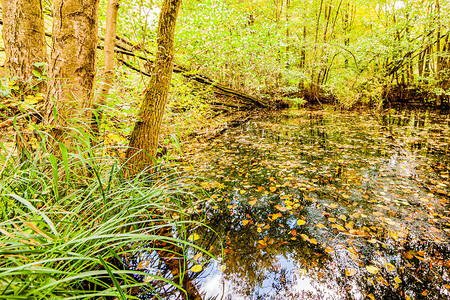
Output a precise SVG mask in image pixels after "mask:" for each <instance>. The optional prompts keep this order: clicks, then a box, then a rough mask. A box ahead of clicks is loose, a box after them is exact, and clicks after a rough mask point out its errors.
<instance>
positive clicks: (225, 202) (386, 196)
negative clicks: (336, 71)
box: [185, 110, 450, 300]
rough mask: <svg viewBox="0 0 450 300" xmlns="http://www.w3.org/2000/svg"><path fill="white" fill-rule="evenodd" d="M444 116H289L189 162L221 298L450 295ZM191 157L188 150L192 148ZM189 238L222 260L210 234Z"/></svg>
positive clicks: (449, 155) (212, 286)
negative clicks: (202, 194)
mask: <svg viewBox="0 0 450 300" xmlns="http://www.w3.org/2000/svg"><path fill="white" fill-rule="evenodd" d="M449 143H450V117H449V115H448V114H447V115H446V114H443V115H439V114H437V113H430V112H424V111H422V112H417V111H387V112H384V113H383V114H375V113H372V112H368V111H367V112H332V111H309V110H298V111H297V110H296V111H292V110H287V111H283V112H281V113H280V112H278V113H274V115H272V116H265V117H261V118H256V119H253V120H252V121H250V122H248V123H246V124H244V125H242V126H241V127H238V128H234V129H230V130H228V131H227V132H226V133H225V134H224V135H223V136H221V137H220V138H218V139H216V140H214V141H213V142H211V143H210V144H208V146H207V147H206V148H204V149H203V150H202V151H200V152H198V151H197V153H196V154H192V155H190V156H189V158H188V161H189V163H188V164H187V166H186V167H185V170H186V171H189V172H191V173H195V175H199V176H203V177H205V178H206V179H207V181H206V182H204V183H203V184H202V185H203V187H204V188H205V189H206V190H207V191H208V192H209V194H210V196H211V197H210V199H209V200H208V205H207V206H208V207H207V212H208V222H209V224H208V225H209V226H210V227H211V228H213V229H214V230H215V231H216V232H217V233H218V234H219V236H220V238H221V239H222V241H223V245H224V246H223V247H224V256H223V260H222V261H221V262H220V263H219V262H214V261H213V262H211V261H210V262H206V261H203V260H202V259H203V258H198V256H197V258H196V260H195V262H196V263H198V264H203V271H202V272H201V273H198V274H196V275H197V276H198V277H197V279H196V280H195V284H196V286H197V288H198V289H199V290H200V291H201V292H203V293H204V294H205V295H206V297H205V298H211V297H217V298H216V299H233V300H234V299H450V272H449V268H450V246H449V243H448V242H449V236H450V215H449V210H450V208H449V186H450V180H449V168H450V150H449V149H450V146H449ZM193 153H194V152H193ZM198 234H199V236H200V239H199V240H198V241H196V243H198V244H200V245H202V243H204V244H203V246H205V245H206V244H205V243H209V245H213V246H212V248H210V249H211V251H212V252H214V253H215V254H216V255H218V256H220V247H219V246H218V244H217V243H216V245H214V244H212V242H211V240H212V238H213V234H212V233H211V232H207V231H203V232H198Z"/></svg>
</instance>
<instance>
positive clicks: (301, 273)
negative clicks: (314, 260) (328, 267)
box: [297, 269, 308, 275]
mask: <svg viewBox="0 0 450 300" xmlns="http://www.w3.org/2000/svg"><path fill="white" fill-rule="evenodd" d="M297 272H298V273H299V274H300V275H306V273H307V272H308V271H306V270H305V269H298V270H297Z"/></svg>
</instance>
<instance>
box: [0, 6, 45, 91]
mask: <svg viewBox="0 0 450 300" xmlns="http://www.w3.org/2000/svg"><path fill="white" fill-rule="evenodd" d="M1 2H2V8H3V41H4V45H5V52H6V61H5V67H6V68H7V69H8V70H9V71H10V72H11V76H13V77H17V78H18V83H19V86H20V87H21V89H22V90H24V91H25V92H26V91H27V90H28V88H30V87H31V86H32V85H35V84H37V81H35V80H31V81H29V82H28V83H26V82H27V81H28V80H29V79H30V78H33V74H32V71H37V72H39V74H42V71H43V66H40V67H37V66H35V64H36V63H47V51H46V44H45V28H44V16H43V13H42V4H41V1H40V0H2V1H1ZM38 88H39V91H40V92H44V89H45V85H44V84H40V85H39V86H38Z"/></svg>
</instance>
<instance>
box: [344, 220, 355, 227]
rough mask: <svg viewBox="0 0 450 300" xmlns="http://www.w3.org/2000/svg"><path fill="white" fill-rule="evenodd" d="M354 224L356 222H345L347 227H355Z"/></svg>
mask: <svg viewBox="0 0 450 300" xmlns="http://www.w3.org/2000/svg"><path fill="white" fill-rule="evenodd" d="M353 225H355V223H353V222H348V223H347V224H345V227H346V228H348V229H353Z"/></svg>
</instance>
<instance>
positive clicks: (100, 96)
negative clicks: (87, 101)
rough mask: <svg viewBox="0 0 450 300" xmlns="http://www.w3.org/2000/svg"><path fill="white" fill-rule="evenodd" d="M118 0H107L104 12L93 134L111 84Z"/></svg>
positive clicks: (92, 126) (97, 129)
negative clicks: (102, 51)
mask: <svg viewBox="0 0 450 300" xmlns="http://www.w3.org/2000/svg"><path fill="white" fill-rule="evenodd" d="M119 1H120V0H109V1H108V11H107V13H106V32H105V49H104V57H105V58H104V60H105V67H104V70H103V74H102V78H101V82H100V86H99V90H98V93H97V95H95V100H94V106H93V119H92V123H91V128H92V132H93V133H94V134H95V135H98V133H99V126H100V122H101V119H102V114H103V108H102V106H103V105H104V104H105V102H106V99H107V98H108V95H109V89H110V88H111V86H112V84H113V78H114V46H115V43H116V28H117V12H118V10H119Z"/></svg>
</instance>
